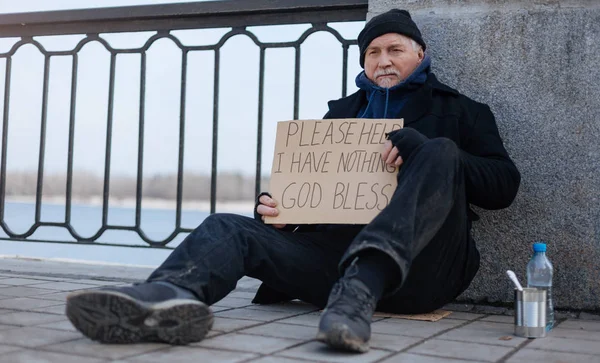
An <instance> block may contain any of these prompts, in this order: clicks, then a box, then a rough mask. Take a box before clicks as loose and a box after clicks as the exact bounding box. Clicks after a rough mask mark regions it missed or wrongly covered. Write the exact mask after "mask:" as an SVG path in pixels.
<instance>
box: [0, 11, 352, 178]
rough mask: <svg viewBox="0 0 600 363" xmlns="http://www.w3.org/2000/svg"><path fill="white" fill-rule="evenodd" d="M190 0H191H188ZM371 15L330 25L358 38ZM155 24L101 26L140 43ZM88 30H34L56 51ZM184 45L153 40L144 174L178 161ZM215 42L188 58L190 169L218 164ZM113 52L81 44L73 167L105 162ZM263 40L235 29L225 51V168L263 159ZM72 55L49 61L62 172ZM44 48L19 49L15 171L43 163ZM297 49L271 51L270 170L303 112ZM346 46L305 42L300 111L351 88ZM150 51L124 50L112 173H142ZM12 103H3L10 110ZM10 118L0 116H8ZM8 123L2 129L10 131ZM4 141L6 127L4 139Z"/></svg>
mask: <svg viewBox="0 0 600 363" xmlns="http://www.w3.org/2000/svg"><path fill="white" fill-rule="evenodd" d="M174 2H186V1H182V0H177V1H165V0H139V1H134V0H102V1H99V0H54V1H47V0H23V1H14V0H0V14H1V13H12V12H28V11H47V10H62V9H74V8H92V7H101V6H125V5H144V4H157V3H174ZM187 2H190V1H187ZM363 25H364V22H354V23H344V24H341V23H338V24H330V26H332V27H333V28H335V29H336V30H338V31H339V32H340V33H341V34H342V36H344V37H345V38H347V39H354V38H355V37H356V36H357V35H358V32H359V31H360V29H361V28H362V26H363ZM309 26H310V25H307V24H301V25H294V26H271V27H253V28H249V29H248V30H250V31H252V32H253V33H254V34H255V35H257V36H258V38H259V39H260V40H261V41H269V42H277V41H291V40H296V39H298V37H299V36H300V35H301V34H302V33H303V32H304V31H305V30H306V29H308V28H309ZM229 30H230V29H228V28H226V29H211V30H201V31H200V30H185V31H173V32H172V34H173V35H175V36H176V37H177V38H178V39H180V40H181V41H182V43H184V44H186V45H203V44H214V43H216V42H217V41H218V40H219V39H220V38H221V37H222V36H223V34H225V33H227V32H228V31H229ZM153 34H154V32H144V33H120V34H103V35H102V38H103V39H105V40H107V41H108V42H109V43H110V45H111V46H112V47H114V48H128V47H140V46H142V45H143V44H144V43H145V42H146V41H147V39H148V38H149V37H151V36H152V35H153ZM83 38H84V36H83V35H74V36H73V35H69V36H51V37H35V38H34V39H35V40H36V41H39V42H40V44H41V45H42V46H43V47H44V48H45V49H47V50H71V49H73V48H74V47H75V45H76V44H77V43H78V42H79V41H80V40H81V39H83ZM16 41H18V39H15V38H1V37H0V100H3V99H4V88H5V87H4V85H5V83H4V79H5V72H6V57H2V53H6V52H8V51H9V50H10V49H11V48H12V46H13V45H14V44H15V42H16ZM181 57H182V55H181V50H180V49H179V48H178V47H177V46H176V45H175V43H173V42H172V41H171V40H168V39H161V40H158V41H156V42H155V43H153V45H152V46H151V47H150V48H149V50H148V53H147V75H146V77H147V78H146V103H145V109H144V114H145V130H144V165H143V166H144V173H145V175H146V176H151V175H154V174H169V173H175V172H176V171H177V161H178V159H177V157H178V145H179V109H180V97H181V95H180V77H181ZM213 60H214V53H213V52H211V51H206V52H191V53H190V54H189V57H188V70H187V80H186V81H187V82H186V83H187V94H186V98H185V100H186V107H185V120H186V128H185V139H184V141H185V148H184V155H185V156H184V168H185V169H186V171H187V172H193V173H208V172H209V171H210V167H211V140H212V120H213V114H212V108H213V107H212V105H213V77H214V61H213ZM109 64H110V54H109V52H108V51H107V50H106V49H105V48H104V46H102V45H101V44H100V43H99V42H91V43H88V44H87V45H86V46H84V47H83V48H82V50H81V51H80V52H79V54H78V75H77V94H76V98H77V103H76V105H77V107H76V117H75V123H76V126H75V149H74V168H75V170H83V171H88V172H91V173H94V174H97V175H102V174H103V172H104V155H105V144H106V124H107V117H108V115H107V109H108V107H107V105H108V80H109V76H108V75H109ZM258 64H259V49H258V47H257V46H256V45H255V44H254V43H253V42H252V41H251V40H250V38H248V37H247V36H242V35H240V36H235V37H233V38H231V39H229V40H228V41H227V42H226V43H225V45H224V47H223V48H222V52H221V69H220V80H221V85H220V92H219V120H220V123H219V139H218V153H219V156H218V157H219V159H218V171H219V172H223V171H227V172H240V173H243V174H247V175H252V174H253V173H254V172H255V167H256V166H255V165H256V138H257V127H256V124H257V115H258V106H257V105H258V69H259V68H258ZM348 65H349V67H348V68H349V69H348V93H351V92H353V91H354V90H356V86H355V85H354V78H355V76H356V75H357V74H358V73H359V72H360V70H361V69H360V66H359V64H358V51H357V47H355V46H354V47H351V49H350V53H349V61H348ZM71 67H72V57H71V56H55V57H52V58H51V60H50V73H49V93H48V111H47V134H46V154H45V160H44V169H45V172H46V173H64V172H66V166H67V145H68V124H69V100H70V89H71ZM43 70H44V57H43V56H42V54H41V53H40V52H39V50H38V49H37V48H36V47H34V46H33V45H26V46H22V47H20V48H19V49H18V51H17V52H16V53H15V54H14V56H13V57H12V70H11V74H10V76H11V88H10V103H9V127H8V145H7V150H8V170H9V171H36V170H37V168H38V156H39V135H40V123H41V110H42V83H43V82H42V80H43ZM293 79H294V52H293V49H291V48H288V49H277V50H267V53H266V74H265V108H264V127H263V153H262V160H263V166H262V170H261V172H262V174H269V173H270V169H271V163H272V159H273V148H274V142H275V139H274V138H275V130H276V123H277V121H285V120H290V119H292V117H293V97H294V92H293ZM341 83H342V47H341V45H340V43H339V42H338V41H337V40H336V39H335V38H334V37H333V36H332V35H331V34H329V33H324V32H319V33H316V34H313V35H311V36H310V37H309V38H308V39H307V40H306V42H305V43H304V44H303V45H302V47H301V79H300V115H299V116H300V119H313V118H321V117H322V116H323V115H324V114H325V112H326V111H327V103H326V102H327V101H328V100H331V99H337V98H339V97H340V96H341V89H342V86H341ZM139 84H140V56H139V54H128V55H118V56H117V58H116V73H115V96H114V112H113V138H112V148H111V152H112V158H111V174H112V175H125V176H135V173H136V170H137V150H138V137H137V135H138V132H139V128H138V120H139V100H140V94H139V93H140V90H139ZM3 108H4V105H3V103H2V102H0V115H2V111H3ZM0 123H1V120H0ZM1 132H2V130H1V128H0V135H1ZM0 140H1V138H0Z"/></svg>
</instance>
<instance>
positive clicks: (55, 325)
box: [36, 319, 77, 332]
mask: <svg viewBox="0 0 600 363" xmlns="http://www.w3.org/2000/svg"><path fill="white" fill-rule="evenodd" d="M36 326H37V327H38V328H46V329H56V330H65V331H72V332H76V331H77V329H75V327H74V326H73V324H71V322H70V321H69V320H68V319H65V320H62V321H54V322H52V323H46V324H40V325H36Z"/></svg>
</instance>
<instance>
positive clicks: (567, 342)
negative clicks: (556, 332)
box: [527, 336, 600, 355]
mask: <svg viewBox="0 0 600 363" xmlns="http://www.w3.org/2000/svg"><path fill="white" fill-rule="evenodd" d="M527 348H529V349H542V350H556V351H560V352H573V353H585V354H597V355H600V344H598V342H597V341H591V340H581V339H567V338H555V337H552V336H547V337H545V338H543V339H535V340H534V341H533V342H531V343H530V344H529V345H528V346H527Z"/></svg>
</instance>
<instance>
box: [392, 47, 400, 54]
mask: <svg viewBox="0 0 600 363" xmlns="http://www.w3.org/2000/svg"><path fill="white" fill-rule="evenodd" d="M392 52H394V53H401V52H402V48H394V49H392Z"/></svg>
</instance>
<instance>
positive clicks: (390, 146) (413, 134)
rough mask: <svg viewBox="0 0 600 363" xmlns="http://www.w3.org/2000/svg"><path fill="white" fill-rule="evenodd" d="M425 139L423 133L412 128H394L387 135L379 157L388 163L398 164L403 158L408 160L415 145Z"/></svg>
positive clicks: (419, 144) (420, 143)
mask: <svg viewBox="0 0 600 363" xmlns="http://www.w3.org/2000/svg"><path fill="white" fill-rule="evenodd" d="M427 140H428V138H427V137H426V136H425V135H423V134H422V133H420V132H419V131H417V130H415V129H413V128H409V127H407V128H403V129H400V130H394V131H392V132H390V133H389V134H388V135H387V140H386V142H385V144H384V145H383V153H381V158H382V159H383V160H385V163H386V164H388V165H393V166H400V165H402V163H403V162H404V161H405V160H408V158H409V157H410V155H411V154H412V152H413V151H414V150H415V149H416V148H417V147H419V146H421V145H422V144H423V143H424V142H425V141H427Z"/></svg>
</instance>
